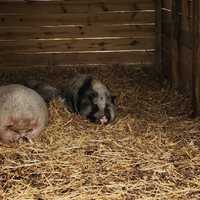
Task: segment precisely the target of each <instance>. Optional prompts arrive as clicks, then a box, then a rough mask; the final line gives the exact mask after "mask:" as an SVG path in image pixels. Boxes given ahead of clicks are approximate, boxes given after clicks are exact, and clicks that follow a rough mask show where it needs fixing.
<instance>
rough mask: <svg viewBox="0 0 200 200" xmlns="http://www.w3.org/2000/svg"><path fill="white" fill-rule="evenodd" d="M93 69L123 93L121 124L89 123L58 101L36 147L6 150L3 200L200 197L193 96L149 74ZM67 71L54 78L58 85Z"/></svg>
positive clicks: (199, 140)
mask: <svg viewBox="0 0 200 200" xmlns="http://www.w3.org/2000/svg"><path fill="white" fill-rule="evenodd" d="M85 70H86V69H84V70H82V71H83V72H85ZM87 70H89V69H87ZM89 71H90V72H92V73H94V74H96V75H97V76H98V77H99V78H100V79H102V80H104V82H106V83H107V84H108V85H109V86H110V88H112V90H113V91H114V94H116V95H117V96H118V112H119V115H118V118H117V120H116V121H115V122H114V123H113V124H110V125H107V126H102V125H95V124H91V123H89V122H88V121H87V120H85V119H83V118H81V117H79V116H76V115H74V114H71V113H69V112H67V111H66V110H65V108H64V107H63V105H62V103H60V102H59V101H55V102H52V103H51V105H50V108H49V110H50V114H51V118H50V123H49V126H48V128H47V129H46V130H45V132H44V133H43V135H42V136H41V137H40V138H38V139H37V140H36V141H35V142H34V144H29V143H21V144H18V145H17V144H15V145H13V146H6V145H0V199H6V200H7V199H8V200H18V199H20V200H25V199H35V200H49V199H55V200H68V199H69V200H79V199H81V200H118V199H120V200H121V199H124V200H135V199H137V200H165V199H166V200H178V199H181V200H188V199H190V200H194V199H195V200H196V199H200V151H199V149H200V120H199V119H190V118H189V117H188V116H189V114H190V113H191V106H190V105H191V103H190V99H189V98H188V97H187V96H183V95H180V94H177V93H176V92H175V91H173V90H171V89H169V88H168V87H167V85H165V86H161V85H160V84H159V83H158V82H157V81H156V79H155V77H154V76H152V75H151V74H148V73H145V72H144V71H143V70H131V69H128V68H125V67H119V66H118V67H117V68H116V66H115V70H114V69H113V68H112V67H110V68H107V69H105V68H99V69H98V70H97V69H94V68H93V69H90V70H89ZM61 74H63V73H61ZM61 74H60V75H59V74H57V75H55V74H53V75H52V77H54V79H55V80H54V81H55V83H56V84H58V85H59V84H61V83H62V82H63V80H62V76H61ZM50 75H51V74H50ZM50 75H49V78H50V79H51V80H53V79H52V78H51V76H50ZM6 77H7V76H6ZM55 77H56V78H55ZM107 77H111V80H108V79H107ZM7 78H8V77H7ZM7 78H6V79H5V80H6V81H7V80H8V79H7Z"/></svg>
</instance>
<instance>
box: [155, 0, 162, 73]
mask: <svg viewBox="0 0 200 200" xmlns="http://www.w3.org/2000/svg"><path fill="white" fill-rule="evenodd" d="M156 68H157V70H158V72H160V73H163V69H162V0H156Z"/></svg>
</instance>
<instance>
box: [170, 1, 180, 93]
mask: <svg viewBox="0 0 200 200" xmlns="http://www.w3.org/2000/svg"><path fill="white" fill-rule="evenodd" d="M180 8H181V0H173V1H172V28H171V55H172V56H171V68H172V84H173V86H174V87H175V88H176V89H178V88H179V87H180V69H179V67H180V66H179V51H180V44H179V39H180V26H181V16H180Z"/></svg>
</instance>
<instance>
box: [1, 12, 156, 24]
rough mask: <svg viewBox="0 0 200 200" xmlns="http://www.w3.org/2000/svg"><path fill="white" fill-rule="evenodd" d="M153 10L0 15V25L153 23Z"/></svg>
mask: <svg viewBox="0 0 200 200" xmlns="http://www.w3.org/2000/svg"><path fill="white" fill-rule="evenodd" d="M154 22H155V12H125V13H123V12H114V13H107V12H104V13H90V14H85V13H83V14H54V15H45V14H40V15H39V14H38V13H36V14H35V15H0V26H57V25H91V24H124V23H125V24H131V23H135V24H141V23H154Z"/></svg>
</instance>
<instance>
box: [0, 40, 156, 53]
mask: <svg viewBox="0 0 200 200" xmlns="http://www.w3.org/2000/svg"><path fill="white" fill-rule="evenodd" d="M154 48H155V38H113V39H67V40H63V39H62V40H42V41H41V40H29V41H24V40H22V41H0V52H3V53H5V52H6V53H12V52H14V53H15V52H18V53H19V52H20V53H27V52H33V53H37V52H57V51H59V52H61V51H64V52H66V51H70V52H72V51H73V52H76V51H105V50H133V49H136V50H145V49H154Z"/></svg>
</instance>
